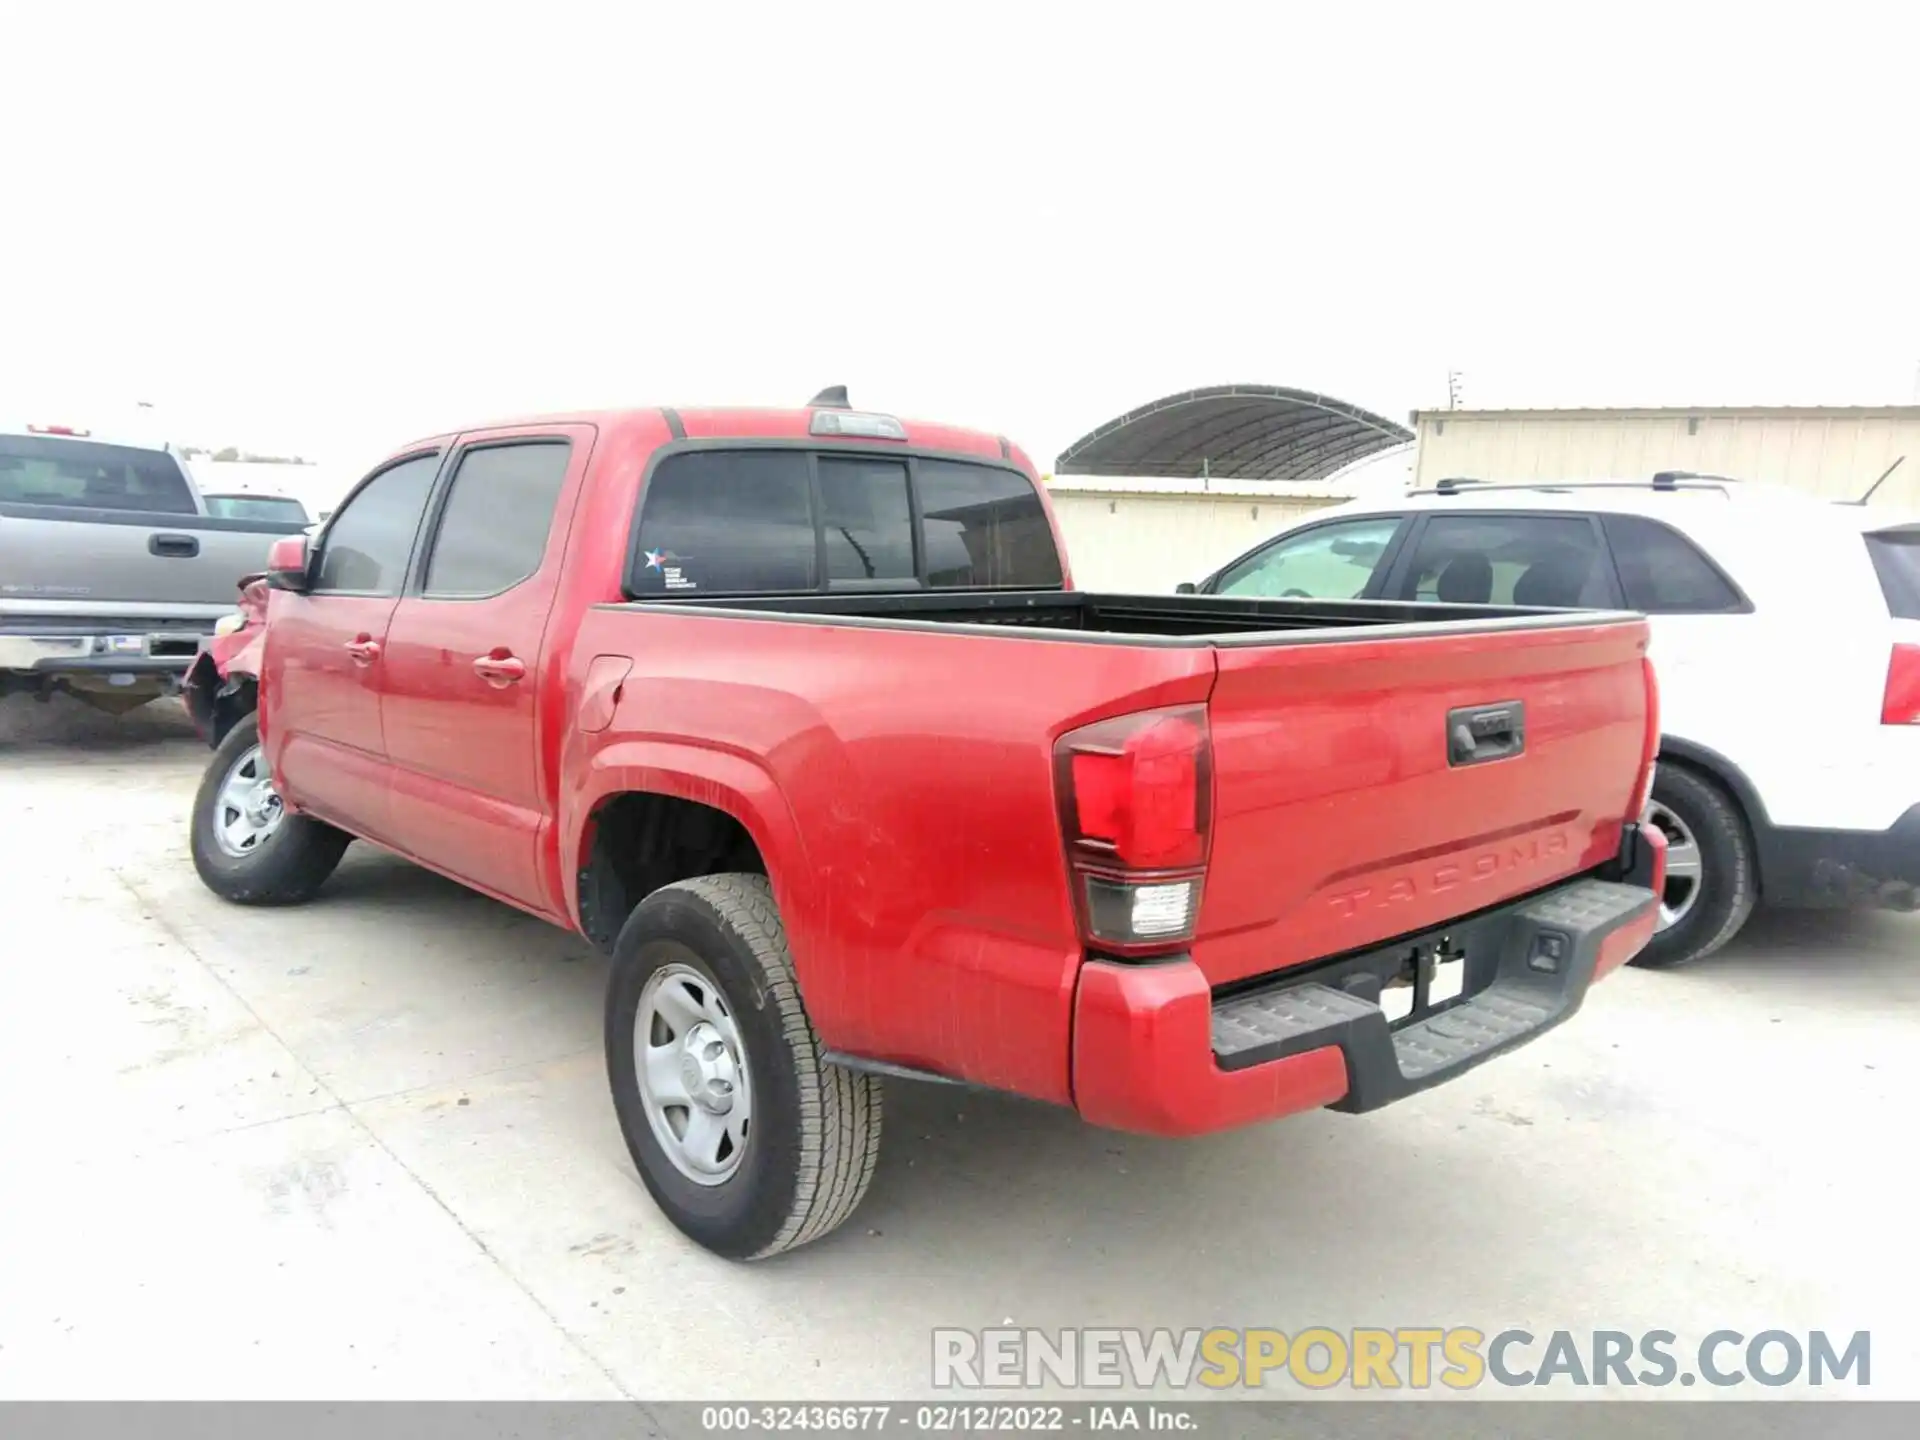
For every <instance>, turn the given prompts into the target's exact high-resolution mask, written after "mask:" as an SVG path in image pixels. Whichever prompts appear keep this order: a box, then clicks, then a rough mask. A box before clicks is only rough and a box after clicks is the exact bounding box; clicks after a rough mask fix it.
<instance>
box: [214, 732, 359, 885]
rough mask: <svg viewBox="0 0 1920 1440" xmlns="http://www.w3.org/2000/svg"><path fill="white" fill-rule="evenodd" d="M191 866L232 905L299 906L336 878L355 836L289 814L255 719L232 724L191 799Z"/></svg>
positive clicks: (309, 817)
mask: <svg viewBox="0 0 1920 1440" xmlns="http://www.w3.org/2000/svg"><path fill="white" fill-rule="evenodd" d="M192 831H193V838H192V850H193V868H194V869H195V870H196V871H197V872H199V875H200V881H201V883H202V884H203V885H205V886H206V887H207V888H208V889H209V890H211V891H213V893H214V894H216V895H218V896H220V897H221V898H222V899H223V900H231V901H233V902H234V903H235V904H236V905H297V904H299V903H301V902H302V901H304V900H311V899H312V898H313V896H314V895H315V894H316V893H317V892H318V891H319V889H320V887H321V886H322V885H324V884H325V883H326V880H327V877H328V876H329V875H331V874H333V871H334V867H335V866H337V865H338V864H339V863H340V856H341V855H342V854H343V853H345V851H346V848H347V845H348V843H349V841H350V840H351V838H352V837H350V836H349V835H348V834H347V833H346V832H345V831H343V830H336V829H335V828H334V827H333V826H331V825H328V824H326V823H325V822H324V821H320V820H316V819H314V818H313V817H312V816H311V815H296V814H289V813H287V811H286V808H285V806H284V805H283V804H282V802H281V800H280V797H279V794H278V793H277V792H276V791H275V790H274V788H273V776H272V774H271V773H270V772H269V771H268V769H267V762H266V752H265V751H264V750H263V749H261V746H260V717H259V716H258V715H245V716H242V717H241V718H240V719H239V720H237V721H235V722H234V725H233V728H232V729H230V730H228V731H227V735H226V738H225V739H224V740H222V741H221V742H220V744H219V746H218V747H217V748H216V749H215V750H214V752H213V763H212V764H210V765H208V766H207V773H206V777H205V778H204V779H203V780H201V782H200V791H199V793H198V794H197V795H195V796H194V800H193V825H192Z"/></svg>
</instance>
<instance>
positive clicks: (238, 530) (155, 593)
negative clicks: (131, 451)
mask: <svg viewBox="0 0 1920 1440" xmlns="http://www.w3.org/2000/svg"><path fill="white" fill-rule="evenodd" d="M303 528H304V527H302V526H299V525H293V524H276V523H271V522H266V521H260V520H226V519H216V518H214V517H211V516H206V515H155V514H144V513H141V512H137V511H124V510H76V509H74V508H72V507H68V506H56V505H18V504H3V505H0V614H6V613H10V612H11V613H14V614H36V615H60V614H63V613H73V614H86V615H98V614H101V613H103V612H105V613H111V611H112V610H113V608H114V607H115V606H116V605H117V604H122V603H128V604H139V605H145V606H148V607H152V606H174V607H181V609H180V610H179V611H178V613H199V612H200V610H201V609H204V611H205V613H208V614H211V615H215V616H217V615H219V614H222V613H224V612H225V611H227V610H230V609H232V608H233V600H234V587H235V585H236V584H237V583H238V581H239V580H240V577H241V576H243V575H246V574H249V573H257V572H258V571H260V570H262V569H264V568H265V566H266V562H267V550H268V548H269V547H270V546H271V545H272V544H273V542H274V541H275V540H277V539H278V538H279V537H280V536H282V535H297V534H299V533H300V532H301V530H302V529H303Z"/></svg>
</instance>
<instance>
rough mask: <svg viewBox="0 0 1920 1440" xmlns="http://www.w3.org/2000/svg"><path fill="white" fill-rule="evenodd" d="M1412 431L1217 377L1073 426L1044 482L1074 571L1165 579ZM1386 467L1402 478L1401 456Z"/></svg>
mask: <svg viewBox="0 0 1920 1440" xmlns="http://www.w3.org/2000/svg"><path fill="white" fill-rule="evenodd" d="M1412 440H1413V432H1412V431H1411V430H1408V429H1407V428H1406V427H1405V426H1402V425H1397V424H1395V423H1394V422H1393V421H1391V420H1388V419H1386V418H1385V417H1384V416H1380V415H1375V414H1373V413H1372V412H1371V411H1367V410H1363V409H1361V408H1360V407H1359V406H1357V405H1349V404H1348V403H1346V402H1345V401H1343V400H1336V399H1334V398H1333V397H1331V396H1328V395H1321V394H1317V393H1315V392H1313V391H1310V390H1293V389H1287V388H1285V387H1282V386H1277V385H1213V386H1208V387H1206V388H1204V389H1198V390H1184V391H1181V392H1180V393H1179V394H1177V395H1168V396H1164V397H1162V398H1161V399H1159V400H1155V401H1153V402H1152V403H1150V404H1147V405H1142V406H1140V407H1138V408H1137V409H1134V410H1129V411H1128V412H1127V413H1126V414H1124V415H1120V416H1117V417H1115V418H1114V419H1112V420H1109V421H1107V423H1106V424H1104V425H1101V426H1099V427H1098V428H1096V429H1094V430H1092V431H1091V432H1089V433H1088V434H1086V435H1084V436H1082V437H1081V438H1080V439H1078V440H1076V441H1075V442H1074V443H1073V444H1072V445H1069V446H1068V447H1067V448H1066V449H1065V450H1064V451H1062V452H1061V454H1060V457H1059V459H1057V460H1056V461H1055V462H1054V474H1053V475H1052V476H1051V477H1049V480H1048V486H1047V490H1048V494H1049V496H1050V497H1051V498H1052V501H1053V507H1054V512H1055V513H1056V514H1057V515H1058V516H1059V517H1060V528H1061V531H1062V532H1063V536H1064V539H1065V541H1066V547H1067V556H1068V559H1069V560H1070V561H1071V563H1072V565H1073V573H1074V580H1075V583H1076V584H1078V585H1079V586H1080V587H1081V588H1082V589H1086V590H1107V591H1118V592H1121V593H1127V592H1146V593H1155V592H1163V591H1170V590H1172V589H1173V587H1174V586H1175V585H1178V584H1179V583H1180V582H1181V581H1183V580H1199V579H1201V578H1203V577H1204V576H1205V575H1207V574H1208V573H1209V572H1210V571H1211V570H1213V569H1214V568H1215V567H1216V566H1218V565H1220V564H1223V563H1224V562H1226V561H1228V560H1231V559H1232V558H1233V557H1234V556H1236V555H1238V554H1240V553H1241V552H1242V551H1244V550H1248V549H1251V548H1252V547H1253V546H1254V545H1256V544H1258V543H1259V542H1260V541H1262V540H1264V539H1266V538H1267V537H1268V536H1269V535H1272V534H1273V533H1274V532H1275V531H1276V530H1279V529H1281V528H1282V527H1283V526H1285V525H1286V524H1287V523H1288V522H1289V521H1291V520H1292V519H1294V518H1295V517H1296V516H1298V515H1300V514H1302V513H1303V512H1305V511H1309V510H1313V509H1317V508H1319V507H1320V506H1323V505H1331V504H1334V503H1336V502H1337V501H1339V500H1343V499H1346V498H1348V497H1349V496H1351V495H1352V494H1354V493H1355V492H1354V487H1353V485H1352V484H1351V483H1343V481H1347V480H1348V477H1351V476H1352V475H1354V473H1355V472H1356V469H1357V468H1358V467H1362V466H1364V465H1365V464H1366V462H1368V461H1369V460H1374V459H1378V458H1380V457H1382V456H1385V455H1388V454H1390V453H1391V452H1392V451H1394V450H1395V449H1399V448H1401V447H1405V446H1407V445H1409V444H1410V443H1411V442H1412ZM1392 478H1393V482H1394V484H1395V486H1396V488H1397V487H1399V486H1402V485H1404V484H1405V478H1406V477H1405V469H1404V466H1402V467H1400V469H1399V471H1398V472H1397V473H1396V474H1395V475H1394V476H1393V477H1392Z"/></svg>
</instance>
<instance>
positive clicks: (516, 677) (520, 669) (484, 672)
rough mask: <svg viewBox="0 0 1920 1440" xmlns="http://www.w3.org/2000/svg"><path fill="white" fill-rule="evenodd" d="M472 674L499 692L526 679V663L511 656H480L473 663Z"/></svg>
mask: <svg viewBox="0 0 1920 1440" xmlns="http://www.w3.org/2000/svg"><path fill="white" fill-rule="evenodd" d="M473 673H474V674H476V675H478V676H479V677H480V678H481V679H482V680H484V681H486V682H487V683H488V684H489V685H491V686H493V688H494V689H496V690H499V689H502V688H504V687H505V686H508V685H515V684H518V683H519V682H520V681H522V680H524V679H526V676H527V667H526V662H524V661H522V660H517V659H515V658H514V657H513V656H512V655H498V654H496V655H482V656H481V657H480V658H479V659H477V660H475V661H474V662H473Z"/></svg>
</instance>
